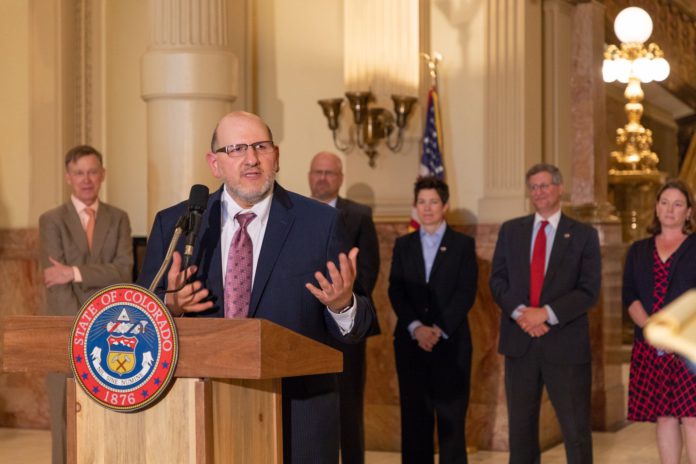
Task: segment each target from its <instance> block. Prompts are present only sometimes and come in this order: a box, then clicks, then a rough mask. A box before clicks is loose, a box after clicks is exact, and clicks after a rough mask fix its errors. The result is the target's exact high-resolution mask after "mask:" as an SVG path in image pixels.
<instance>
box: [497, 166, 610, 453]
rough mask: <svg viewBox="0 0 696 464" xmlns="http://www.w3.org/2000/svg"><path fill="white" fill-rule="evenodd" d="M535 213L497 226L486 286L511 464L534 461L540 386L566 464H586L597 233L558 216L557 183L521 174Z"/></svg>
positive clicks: (554, 173) (536, 171)
mask: <svg viewBox="0 0 696 464" xmlns="http://www.w3.org/2000/svg"><path fill="white" fill-rule="evenodd" d="M526 183H527V192H528V194H529V198H530V200H531V202H532V205H533V206H534V210H535V213H534V214H532V215H529V216H524V217H520V218H517V219H512V220H510V221H507V222H505V223H504V224H503V225H502V226H501V227H500V233H499V235H498V242H497V244H496V247H495V253H494V254H493V263H492V270H491V278H490V287H491V292H492V294H493V298H494V299H495V301H496V303H497V304H498V306H499V307H500V309H501V311H502V315H501V319H500V343H499V347H498V350H499V352H500V353H501V354H503V355H505V392H506V395H507V405H508V423H509V440H510V463H511V464H534V463H538V462H539V460H540V454H541V451H540V449H539V408H540V404H541V394H542V389H543V387H544V386H546V389H547V391H548V394H549V399H550V400H551V404H552V405H553V407H554V409H555V411H556V416H557V417H558V421H559V423H560V425H561V432H562V433H563V441H564V443H565V449H566V458H567V461H568V463H569V464H589V463H591V462H592V434H591V429H590V425H591V424H590V413H591V406H590V396H591V389H592V366H591V351H590V334H589V320H588V317H587V312H588V311H589V310H590V309H591V308H592V307H593V306H594V304H595V303H596V302H597V298H598V296H599V290H600V284H601V262H600V261H601V258H600V249H599V239H598V236H597V231H596V230H595V229H593V228H592V227H590V226H588V225H586V224H583V223H581V222H578V221H575V220H573V219H571V218H569V217H568V216H566V215H564V214H563V213H562V212H561V195H562V194H563V178H562V176H561V172H560V171H559V170H558V168H557V167H556V166H553V165H550V164H544V163H540V164H537V165H534V166H532V167H531V168H530V169H529V170H528V171H527V175H526Z"/></svg>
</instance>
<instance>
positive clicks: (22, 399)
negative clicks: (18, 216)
mask: <svg viewBox="0 0 696 464" xmlns="http://www.w3.org/2000/svg"><path fill="white" fill-rule="evenodd" d="M43 301H44V293H43V284H42V283H41V273H40V271H39V266H38V231H37V230H36V229H13V230H0V317H4V316H11V315H20V314H21V315H34V314H39V312H40V310H41V308H42V306H43ZM0 356H1V354H0ZM0 427H22V428H48V404H47V402H46V391H45V387H44V377H43V376H42V375H36V374H21V373H18V374H15V373H13V374H0Z"/></svg>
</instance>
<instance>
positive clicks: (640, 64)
mask: <svg viewBox="0 0 696 464" xmlns="http://www.w3.org/2000/svg"><path fill="white" fill-rule="evenodd" d="M633 75H634V76H636V77H637V78H638V79H640V81H641V82H644V83H646V84H647V83H648V82H652V80H653V78H654V75H655V71H654V65H653V62H652V60H651V59H649V58H645V57H642V58H638V59H637V60H636V61H634V62H633Z"/></svg>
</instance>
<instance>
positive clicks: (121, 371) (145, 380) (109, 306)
mask: <svg viewBox="0 0 696 464" xmlns="http://www.w3.org/2000/svg"><path fill="white" fill-rule="evenodd" d="M178 349H179V344H178V340H177V335H176V326H175V325H174V322H173V320H172V316H171V314H170V313H169V311H168V310H167V309H166V308H165V306H164V304H163V303H162V302H161V301H160V300H159V299H158V298H157V297H156V296H155V295H154V294H152V293H151V292H149V291H147V290H145V289H144V288H142V287H139V286H137V285H126V284H123V285H112V286H110V287H107V288H105V289H103V290H101V291H99V292H97V293H96V294H94V295H93V296H92V297H91V298H90V299H89V300H88V301H87V302H86V303H85V304H84V305H83V306H82V309H80V312H79V313H78V315H77V317H76V318H75V323H74V324H73V329H72V332H71V335H70V364H71V366H72V370H73V374H74V375H75V380H76V381H77V383H78V384H79V385H80V386H81V387H82V389H83V390H84V391H85V392H86V393H87V395H88V396H90V397H91V398H92V399H93V400H94V401H96V402H98V403H100V404H102V405H103V406H105V407H107V408H109V409H113V410H115V411H123V412H132V411H137V410H140V409H143V408H145V407H146V406H148V405H150V404H151V403H152V402H153V401H155V400H156V399H157V397H158V396H159V395H161V394H162V393H163V392H164V391H165V390H166V388H167V385H168V384H169V382H170V381H171V379H172V377H173V375H174V368H175V367H176V361H177V358H178Z"/></svg>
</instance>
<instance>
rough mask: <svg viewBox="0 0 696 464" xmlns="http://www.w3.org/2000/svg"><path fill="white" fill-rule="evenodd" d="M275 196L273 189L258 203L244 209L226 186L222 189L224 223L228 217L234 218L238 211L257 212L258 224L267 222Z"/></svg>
mask: <svg viewBox="0 0 696 464" xmlns="http://www.w3.org/2000/svg"><path fill="white" fill-rule="evenodd" d="M272 198H273V190H271V192H270V193H269V194H268V195H266V198H264V199H263V200H261V201H260V202H258V203H256V204H255V205H254V206H252V207H251V208H249V209H244V208H242V207H241V206H239V205H238V204H237V202H236V201H234V198H232V196H231V195H230V194H229V192H228V191H227V186H225V187H224V188H223V190H222V205H223V212H224V214H223V218H222V219H223V224H224V221H227V220H228V219H232V220H233V219H234V217H235V216H236V215H237V213H239V212H241V211H244V212H249V211H251V212H253V213H254V214H256V221H257V224H264V225H265V224H266V223H267V222H268V214H269V213H270V211H271V199H272Z"/></svg>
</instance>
